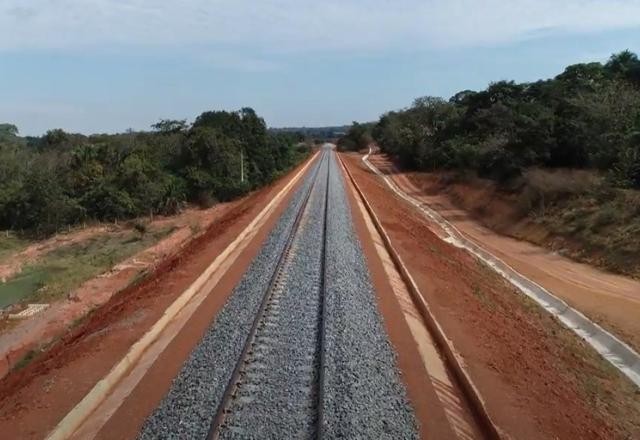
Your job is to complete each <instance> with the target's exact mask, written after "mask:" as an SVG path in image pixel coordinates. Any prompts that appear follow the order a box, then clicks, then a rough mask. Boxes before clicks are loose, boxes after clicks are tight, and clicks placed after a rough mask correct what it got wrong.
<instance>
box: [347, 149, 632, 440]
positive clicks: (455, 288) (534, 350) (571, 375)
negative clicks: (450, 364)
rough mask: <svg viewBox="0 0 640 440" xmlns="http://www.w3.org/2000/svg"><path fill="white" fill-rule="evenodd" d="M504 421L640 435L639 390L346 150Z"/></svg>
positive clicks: (554, 431) (527, 433) (541, 428)
mask: <svg viewBox="0 0 640 440" xmlns="http://www.w3.org/2000/svg"><path fill="white" fill-rule="evenodd" d="M343 157H344V158H345V159H346V162H347V164H348V166H349V169H350V170H351V172H352V173H353V174H354V177H355V178H356V181H357V182H358V184H359V185H360V186H361V188H362V189H363V191H364V192H365V195H366V196H367V198H368V199H369V201H370V203H371V204H372V206H373V209H374V210H375V212H376V213H377V215H378V216H379V218H380V220H381V222H382V224H383V226H384V227H385V229H386V231H387V233H388V234H389V236H390V238H391V240H392V242H393V243H394V246H395V247H396V249H397V250H398V251H399V253H400V255H401V257H402V259H403V260H404V261H405V263H406V264H407V266H408V269H409V271H410V272H411V274H412V276H413V277H414V279H415V281H416V283H417V284H418V286H419V288H420V290H421V291H422V293H423V295H424V296H425V299H426V300H427V302H428V303H429V304H430V306H431V307H432V309H433V312H434V314H435V315H436V318H437V319H438V320H439V322H440V324H441V325H442V327H443V329H444V331H445V333H446V334H447V335H448V337H449V338H450V339H451V340H452V342H453V344H454V346H455V347H456V349H457V350H458V351H459V352H460V353H461V355H462V357H463V358H464V360H465V363H466V364H467V367H468V370H469V372H470V374H471V377H472V379H473V380H474V381H475V383H476V385H477V387H478V389H479V391H480V393H481V395H482V396H483V397H484V398H485V400H486V402H487V407H488V410H489V412H490V414H491V415H492V417H494V419H495V421H496V423H497V424H498V426H499V427H500V428H502V429H503V430H504V431H505V432H506V433H507V434H508V435H510V436H512V437H513V438H519V439H520V438H523V439H529V438H531V439H538V438H545V439H546V438H571V439H573V438H589V439H592V438H593V439H611V438H638V437H639V436H640V403H639V402H638V399H637V394H636V389H635V387H634V386H633V384H631V383H630V382H629V381H628V380H626V378H624V377H622V376H621V375H620V374H619V373H618V372H617V371H612V370H613V368H611V367H610V366H609V365H608V364H607V363H606V362H605V361H604V360H602V359H601V358H600V357H599V356H598V355H597V353H595V351H593V350H591V349H590V348H589V347H587V346H585V344H584V343H582V341H580V340H578V339H577V338H576V337H575V336H574V335H573V334H572V333H571V332H570V331H569V330H566V329H564V328H563V327H561V326H560V325H559V324H558V323H557V322H555V321H554V320H553V319H552V318H551V317H550V316H549V315H548V314H546V312H543V311H542V310H541V309H539V308H538V307H537V306H536V305H535V304H533V303H532V302H530V301H528V300H527V299H525V298H524V297H523V295H521V294H520V293H518V292H516V291H515V290H514V289H513V288H512V287H511V286H510V285H508V284H507V283H506V282H505V281H504V280H503V279H502V278H501V277H499V276H498V275H497V274H495V273H494V272H493V271H491V270H490V269H488V268H487V267H485V266H484V265H483V264H481V263H480V262H478V261H477V260H475V259H474V258H473V257H472V256H470V255H469V254H468V253H466V252H465V251H463V250H461V249H457V248H455V247H453V246H451V245H449V244H447V243H445V242H443V241H442V240H440V239H439V238H438V236H437V235H436V234H435V233H434V232H433V231H432V229H431V228H432V225H430V224H429V222H427V221H426V220H425V219H424V218H423V217H422V216H421V215H419V214H418V213H417V212H416V211H415V210H414V209H413V208H411V207H410V206H409V205H408V204H406V203H405V202H403V201H402V200H401V199H399V198H397V197H395V196H393V194H392V193H391V192H390V191H389V190H388V189H387V187H386V186H385V185H384V183H383V182H382V181H381V180H380V179H379V178H377V177H376V176H375V175H374V174H373V173H371V172H370V171H369V170H366V169H365V168H364V167H363V165H362V163H361V161H360V156H358V155H344V156H343Z"/></svg>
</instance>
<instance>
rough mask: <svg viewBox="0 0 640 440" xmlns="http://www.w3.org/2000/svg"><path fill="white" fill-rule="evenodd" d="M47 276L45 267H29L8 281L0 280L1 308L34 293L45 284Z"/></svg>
mask: <svg viewBox="0 0 640 440" xmlns="http://www.w3.org/2000/svg"><path fill="white" fill-rule="evenodd" d="M47 278H48V273H47V271H46V270H45V269H31V268H28V269H26V270H25V271H23V272H22V273H20V274H18V275H16V276H15V277H13V278H11V279H10V280H8V281H7V282H6V283H2V282H0V309H2V308H4V307H6V306H9V305H11V304H15V303H17V302H19V301H21V300H22V299H24V298H27V297H29V296H31V295H33V294H34V293H36V291H37V290H38V289H39V288H41V287H42V286H44V283H45V282H46V280H47Z"/></svg>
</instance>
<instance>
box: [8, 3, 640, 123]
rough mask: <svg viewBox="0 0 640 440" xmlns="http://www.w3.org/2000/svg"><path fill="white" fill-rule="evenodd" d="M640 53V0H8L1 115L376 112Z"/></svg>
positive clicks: (308, 118) (277, 117)
mask: <svg viewBox="0 0 640 440" xmlns="http://www.w3.org/2000/svg"><path fill="white" fill-rule="evenodd" d="M624 49H630V50H632V51H634V52H636V53H638V52H640V0H564V1H557V0H532V1H530V0H510V1H509V0H484V1H478V0H422V1H419V0H366V1H365V0H324V1H317V0H314V1H308V0H254V1H245V0H235V1H233V0H183V1H179V0H0V122H10V123H14V124H16V125H17V126H18V128H19V129H20V133H21V134H23V135H40V134H42V133H44V132H46V130H48V129H52V128H63V129H64V130H67V131H71V132H81V133H86V134H88V133H110V132H117V131H124V130H126V129H129V128H132V129H135V130H139V129H148V128H149V126H150V125H151V124H153V123H154V122H156V121H158V120H159V119H161V118H163V119H168V118H170V119H187V120H189V121H192V120H193V119H194V118H195V117H196V116H197V115H198V114H200V113H201V112H202V111H205V110H237V109H239V108H241V107H253V108H254V109H255V110H256V111H257V112H258V114H260V115H261V116H262V117H264V118H265V120H266V122H267V124H268V125H269V126H273V127H283V126H326V125H342V124H348V123H350V122H351V121H354V120H357V121H371V120H375V119H377V118H378V117H379V116H380V115H381V114H382V113H384V112H386V111H389V110H394V109H400V108H403V107H406V106H408V105H410V104H411V102H412V101H413V99H414V98H416V97H419V96H425V95H432V96H442V97H449V96H451V95H452V94H454V93H455V92H457V91H459V90H464V89H473V90H479V89H482V88H485V87H486V86H487V85H488V84H489V83H490V82H491V81H497V80H502V79H508V80H516V81H533V80H537V79H540V78H549V77H553V76H555V75H556V74H558V73H560V72H561V71H562V70H563V69H564V67H565V66H567V65H569V64H574V63H579V62H587V61H603V62H604V61H606V59H607V58H608V57H609V56H610V55H611V54H612V53H614V52H619V51H621V50H624Z"/></svg>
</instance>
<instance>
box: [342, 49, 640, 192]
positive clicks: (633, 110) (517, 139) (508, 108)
mask: <svg viewBox="0 0 640 440" xmlns="http://www.w3.org/2000/svg"><path fill="white" fill-rule="evenodd" d="M372 141H375V142H376V143H377V144H378V145H379V146H380V147H381V149H382V150H383V151H384V152H387V153H389V154H391V155H393V156H395V157H396V158H397V159H398V160H399V162H400V163H401V164H402V165H403V166H404V167H405V168H407V169H413V170H424V171H433V170H466V171H469V170H471V171H474V172H476V173H477V174H478V175H479V176H481V177H488V178H491V179H494V180H496V181H499V182H505V181H507V180H509V179H511V178H513V177H516V176H519V175H520V174H521V173H522V172H523V171H524V170H525V169H526V168H529V167H555V168H557V167H565V168H582V169H594V170H598V171H601V172H602V173H604V174H606V176H607V179H608V182H609V183H610V184H611V185H613V186H615V187H620V188H640V61H639V60H638V57H637V55H636V54H635V53H632V52H630V51H623V52H620V53H617V54H614V55H612V56H611V58H610V59H609V60H608V62H606V63H605V64H602V63H599V62H593V63H585V64H574V65H571V66H569V67H567V68H566V69H565V70H564V72H562V73H561V74H559V75H558V76H556V77H555V78H553V79H547V80H541V81H537V82H531V83H516V82H513V81H499V82H495V83H492V84H490V85H489V87H487V88H486V89H485V90H482V91H472V90H464V91H461V92H459V93H456V94H455V95H454V96H452V97H451V98H450V99H448V100H445V99H442V98H437V97H431V96H427V97H423V98H418V99H416V100H415V101H414V103H413V105H412V106H411V107H409V108H406V109H403V110H398V111H391V112H388V113H386V114H384V115H382V116H381V117H380V120H379V121H377V122H374V123H367V124H358V123H354V124H353V125H352V126H351V128H350V129H349V130H348V133H347V134H346V135H345V136H343V137H342V138H341V139H340V141H339V147H340V148H342V149H350V150H353V149H362V148H366V147H367V146H368V145H369V144H370V143H371V142H372Z"/></svg>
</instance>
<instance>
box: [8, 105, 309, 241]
mask: <svg viewBox="0 0 640 440" xmlns="http://www.w3.org/2000/svg"><path fill="white" fill-rule="evenodd" d="M300 139H304V135H302V134H300V133H294V132H282V131H276V132H270V131H268V130H267V127H266V124H265V122H264V120H263V119H262V118H260V117H259V116H258V115H257V114H256V113H255V112H254V111H253V110H252V109H250V108H243V109H242V110H240V111H236V112H225V111H209V112H204V113H202V114H201V115H200V116H198V117H197V118H196V120H195V121H194V122H193V124H187V122H186V120H161V121H159V122H158V123H157V124H154V125H153V126H152V131H148V132H127V133H120V134H113V135H107V134H95V135H90V136H84V135H81V134H72V133H66V132H65V131H63V130H60V129H55V130H50V131H48V132H47V133H46V134H45V135H44V136H41V137H20V136H19V132H18V128H17V127H16V126H14V125H12V124H0V229H13V230H22V231H24V232H26V233H29V234H33V235H46V234H50V233H53V232H55V231H57V230H59V229H60V228H63V227H67V226H68V225H73V224H77V223H79V222H83V221H88V220H100V221H104V220H106V221H113V220H118V219H127V218H132V217H137V216H145V215H151V214H172V213H176V212H178V211H179V210H180V209H182V207H184V206H185V204H186V203H187V202H192V203H197V204H199V205H201V206H210V205H212V204H214V203H215V202H216V201H225V200H230V199H233V198H235V197H238V196H240V195H242V194H245V193H246V192H248V191H250V190H252V189H254V188H257V187H259V186H262V185H264V184H266V183H268V182H271V181H272V180H273V179H275V178H277V177H278V176H280V175H281V174H282V173H284V172H285V171H287V170H289V169H290V168H291V167H292V166H294V165H295V164H297V163H299V162H300V161H301V160H302V159H303V158H305V157H306V156H307V155H308V154H309V152H310V148H309V147H308V146H307V145H305V144H302V143H300V142H299V141H300Z"/></svg>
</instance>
